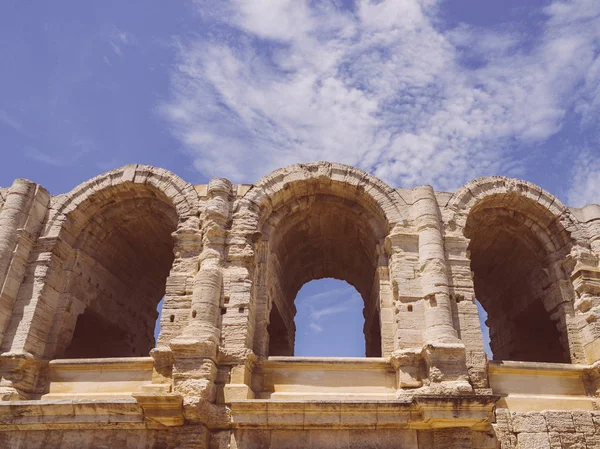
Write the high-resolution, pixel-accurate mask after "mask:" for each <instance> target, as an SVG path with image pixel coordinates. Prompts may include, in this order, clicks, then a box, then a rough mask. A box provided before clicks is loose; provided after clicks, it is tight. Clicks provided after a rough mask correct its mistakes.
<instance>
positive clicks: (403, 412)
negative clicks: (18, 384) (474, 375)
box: [231, 395, 500, 429]
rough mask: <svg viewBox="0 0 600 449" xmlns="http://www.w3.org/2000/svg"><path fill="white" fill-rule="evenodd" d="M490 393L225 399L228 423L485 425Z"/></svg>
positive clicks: (490, 412)
mask: <svg viewBox="0 0 600 449" xmlns="http://www.w3.org/2000/svg"><path fill="white" fill-rule="evenodd" d="M499 398H500V397H499V396H496V395H460V396H449V395H420V396H413V397H407V398H403V399H398V400H393V401H272V400H262V399H255V400H247V401H234V402H232V403H231V417H232V423H233V427H234V428H255V429H318V428H326V429H345V428H352V429H357V428H362V429H383V428H409V429H432V428H450V427H467V428H473V429H488V428H489V427H490V425H491V422H492V416H493V409H494V405H495V404H496V401H497V400H498V399H499Z"/></svg>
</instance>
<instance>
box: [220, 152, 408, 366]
mask: <svg viewBox="0 0 600 449" xmlns="http://www.w3.org/2000/svg"><path fill="white" fill-rule="evenodd" d="M399 206H400V207H402V206H406V203H404V201H403V200H402V199H401V198H400V197H399V195H397V192H396V191H395V190H394V189H392V188H390V187H388V186H386V185H385V184H384V183H383V182H382V181H380V180H378V179H376V178H374V177H373V176H371V175H369V174H367V173H365V172H363V171H362V170H358V169H356V168H353V167H349V166H345V165H341V164H332V163H325V162H317V163H311V164H297V165H293V166H289V167H285V168H283V169H280V170H277V171H275V172H273V173H271V174H269V175H267V176H265V177H264V178H262V179H261V180H259V181H258V182H257V183H256V185H255V186H254V187H253V188H252V189H251V190H250V191H249V192H248V193H247V194H246V195H245V196H244V197H243V198H242V199H241V200H240V202H239V204H238V207H237V210H236V211H235V213H234V221H233V227H232V235H234V236H236V235H241V234H242V233H245V234H246V239H245V240H244V245H237V247H235V246H236V245H234V247H232V248H231V249H230V257H231V256H233V257H234V258H235V257H236V255H241V254H242V253H244V251H246V252H248V251H250V253H251V254H253V257H256V259H257V264H256V272H255V279H256V280H257V282H256V283H255V285H254V300H255V303H256V307H257V314H256V320H257V321H256V325H255V326H254V328H255V329H256V334H255V336H254V351H255V352H256V353H257V354H258V355H261V356H266V355H268V354H270V355H292V352H293V344H294V334H295V327H294V322H293V321H294V316H295V307H294V300H295V297H296V294H297V293H298V291H299V290H300V288H301V287H302V285H304V284H305V283H307V282H309V281H311V280H314V279H320V278H325V277H332V278H336V279H340V280H344V281H346V282H348V283H349V284H351V285H353V286H354V287H355V288H356V289H357V290H358V291H359V292H360V293H361V295H362V296H363V299H364V300H365V309H364V315H365V329H364V330H365V336H366V343H367V354H368V355H380V354H381V352H382V347H381V340H382V338H381V331H380V328H381V327H382V326H383V327H386V326H387V327H386V329H385V330H384V332H388V333H392V334H393V330H392V329H391V327H392V325H393V323H391V322H389V323H388V322H387V321H386V322H385V323H383V322H381V319H380V316H381V314H382V309H383V308H389V307H391V301H390V300H388V301H383V302H382V301H381V296H382V295H386V294H387V293H388V292H387V291H386V292H385V293H382V292H381V290H382V289H383V290H389V285H388V284H389V281H388V273H387V255H386V254H385V251H384V249H383V248H384V245H383V242H384V240H385V237H386V236H387V235H388V233H389V230H390V229H391V228H392V227H393V225H394V224H395V223H397V222H398V221H399V220H400V219H401V216H402V214H401V210H400V207H399ZM232 239H233V240H234V241H238V242H240V243H241V241H239V240H236V237H233V238H232ZM242 246H243V249H242ZM247 254H249V253H247ZM389 294H390V295H391V293H389ZM386 316H388V315H386ZM390 316H391V315H390ZM267 327H268V330H269V332H265V330H264V329H265V328H267ZM275 340H277V341H276V342H275ZM391 340H393V338H392V339H390V341H391ZM274 343H275V344H274ZM386 351H387V352H391V349H390V348H384V352H386Z"/></svg>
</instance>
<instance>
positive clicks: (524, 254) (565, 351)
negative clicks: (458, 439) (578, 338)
mask: <svg viewBox="0 0 600 449" xmlns="http://www.w3.org/2000/svg"><path fill="white" fill-rule="evenodd" d="M511 203H512V204H516V205H517V207H508V206H507V204H511ZM546 215H547V211H545V210H543V208H542V207H541V206H540V205H538V204H536V203H534V202H533V201H531V200H528V199H523V198H521V197H517V195H516V194H514V195H512V196H511V195H510V194H509V195H504V196H498V197H495V198H492V199H488V200H486V201H484V202H482V203H481V204H479V205H477V206H476V207H475V208H473V210H472V211H471V213H470V214H469V217H468V220H467V226H466V234H467V237H469V238H470V244H469V252H470V258H471V270H472V272H473V274H474V284H475V296H476V298H477V300H478V301H479V302H480V304H481V306H482V308H483V309H484V310H485V312H486V313H487V320H486V324H487V326H488V327H489V338H490V347H491V351H492V352H493V355H494V358H495V359H498V360H516V361H532V362H557V363H569V362H570V355H569V344H568V337H567V332H566V325H565V317H564V310H565V309H564V308H563V307H564V304H565V303H564V301H562V300H560V299H557V298H559V297H560V296H561V294H562V293H561V289H560V286H559V282H560V280H561V279H562V278H563V277H564V273H562V272H561V269H560V268H559V267H560V261H561V260H562V258H563V257H564V245H560V246H559V247H558V248H557V245H556V244H554V243H553V242H552V241H551V238H550V237H549V236H548V229H547V228H542V227H540V226H539V225H538V224H537V223H538V222H539V221H541V222H542V223H543V224H544V225H545V226H546V225H547V224H548V223H552V220H551V218H549V217H547V216H546Z"/></svg>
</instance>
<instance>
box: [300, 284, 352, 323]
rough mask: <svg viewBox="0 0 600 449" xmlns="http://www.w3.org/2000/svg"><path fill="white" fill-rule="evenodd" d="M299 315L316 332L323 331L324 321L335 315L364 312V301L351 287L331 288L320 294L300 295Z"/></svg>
mask: <svg viewBox="0 0 600 449" xmlns="http://www.w3.org/2000/svg"><path fill="white" fill-rule="evenodd" d="M296 307H297V309H298V315H299V316H304V317H306V318H307V320H308V321H309V327H310V328H311V329H312V330H314V331H315V332H318V333H321V332H322V331H323V324H322V323H323V321H322V320H323V319H324V318H327V317H331V316H334V315H338V316H339V315H343V314H345V313H347V312H349V311H350V310H357V309H359V310H362V308H363V300H362V298H361V296H360V295H359V294H358V292H357V291H356V290H355V289H354V288H353V287H352V286H350V285H347V286H345V287H342V288H331V289H327V290H325V291H322V292H320V293H316V294H313V295H307V296H304V295H303V294H301V293H299V294H298V298H297V300H296Z"/></svg>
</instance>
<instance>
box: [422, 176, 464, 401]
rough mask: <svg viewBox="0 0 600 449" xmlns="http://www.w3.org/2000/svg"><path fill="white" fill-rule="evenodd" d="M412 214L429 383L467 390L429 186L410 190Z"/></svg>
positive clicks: (439, 221)
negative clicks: (416, 236) (422, 298)
mask: <svg viewBox="0 0 600 449" xmlns="http://www.w3.org/2000/svg"><path fill="white" fill-rule="evenodd" d="M412 217H413V219H414V223H415V226H416V228H417V234H418V245H419V272H420V279H421V288H422V295H423V297H424V298H425V303H424V309H425V310H424V316H425V332H424V349H423V357H424V358H425V361H426V363H427V367H428V377H429V381H430V382H431V384H432V386H433V384H437V383H441V382H444V383H445V384H448V382H452V383H453V384H454V385H452V386H450V385H448V386H449V387H450V389H448V392H451V391H454V390H455V389H458V390H460V391H463V392H464V391H470V390H472V388H471V386H470V384H469V383H468V381H467V379H468V375H467V367H466V355H465V346H464V344H463V343H462V342H461V341H460V339H459V338H458V333H457V331H456V329H455V328H454V323H453V317H452V302H451V298H450V288H449V281H448V273H447V270H448V268H447V264H446V256H445V251H444V239H443V235H442V229H441V226H442V219H441V216H440V212H439V207H438V204H437V200H436V197H435V193H434V191H433V188H432V187H431V186H422V187H417V188H415V189H413V205H412ZM455 387H456V388H455Z"/></svg>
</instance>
